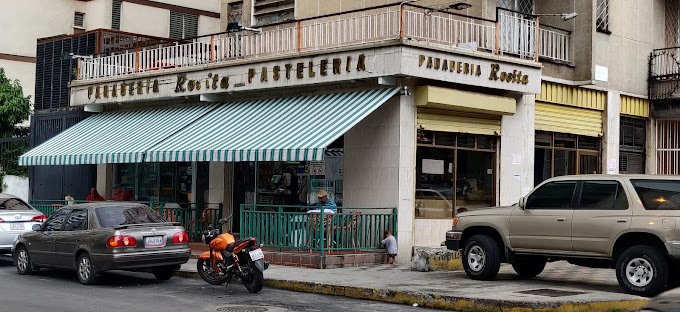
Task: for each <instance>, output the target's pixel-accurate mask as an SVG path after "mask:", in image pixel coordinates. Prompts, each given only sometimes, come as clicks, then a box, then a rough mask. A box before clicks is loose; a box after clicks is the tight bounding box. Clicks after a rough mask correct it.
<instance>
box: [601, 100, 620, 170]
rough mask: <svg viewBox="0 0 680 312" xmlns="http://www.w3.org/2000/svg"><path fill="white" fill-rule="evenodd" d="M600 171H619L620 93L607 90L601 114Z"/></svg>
mask: <svg viewBox="0 0 680 312" xmlns="http://www.w3.org/2000/svg"><path fill="white" fill-rule="evenodd" d="M602 126H603V129H604V138H603V139H602V172H603V173H607V174H618V173H619V137H620V136H621V94H620V93H619V92H616V91H609V92H607V107H606V108H605V111H604V115H603V116H602Z"/></svg>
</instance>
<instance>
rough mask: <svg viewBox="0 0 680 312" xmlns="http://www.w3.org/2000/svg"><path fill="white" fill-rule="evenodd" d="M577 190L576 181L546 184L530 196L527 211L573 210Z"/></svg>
mask: <svg viewBox="0 0 680 312" xmlns="http://www.w3.org/2000/svg"><path fill="white" fill-rule="evenodd" d="M575 189H576V182H574V181H558V182H550V183H546V184H544V185H543V186H541V187H539V188H538V189H537V190H535V191H534V192H533V193H532V194H531V195H530V196H529V199H527V204H526V209H571V200H572V198H573V196H574V190H575Z"/></svg>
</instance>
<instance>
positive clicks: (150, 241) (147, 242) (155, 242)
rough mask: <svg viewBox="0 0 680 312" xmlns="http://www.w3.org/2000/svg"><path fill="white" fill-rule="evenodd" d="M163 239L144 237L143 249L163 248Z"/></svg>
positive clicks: (161, 237) (160, 237) (159, 237)
mask: <svg viewBox="0 0 680 312" xmlns="http://www.w3.org/2000/svg"><path fill="white" fill-rule="evenodd" d="M163 246H165V239H164V237H163V236H150V237H144V247H163Z"/></svg>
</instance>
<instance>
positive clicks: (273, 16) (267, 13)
mask: <svg viewBox="0 0 680 312" xmlns="http://www.w3.org/2000/svg"><path fill="white" fill-rule="evenodd" d="M253 9H254V10H253V16H254V17H255V23H256V24H257V25H260V26H261V25H266V24H272V23H277V22H282V21H287V20H293V19H294V18H295V0H255V3H254V8H253Z"/></svg>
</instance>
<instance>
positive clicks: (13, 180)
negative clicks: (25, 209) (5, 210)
mask: <svg viewBox="0 0 680 312" xmlns="http://www.w3.org/2000/svg"><path fill="white" fill-rule="evenodd" d="M2 183H3V190H2V192H3V193H5V194H12V195H14V196H17V197H19V198H21V199H23V200H24V201H26V202H27V201H28V178H24V177H18V176H13V175H7V176H5V178H4V179H3V180H2Z"/></svg>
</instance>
